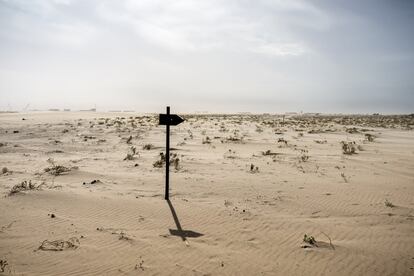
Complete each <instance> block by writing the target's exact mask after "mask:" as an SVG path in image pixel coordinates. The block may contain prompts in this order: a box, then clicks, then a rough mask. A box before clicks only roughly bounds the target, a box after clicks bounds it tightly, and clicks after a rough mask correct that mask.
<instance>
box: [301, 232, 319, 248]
mask: <svg viewBox="0 0 414 276" xmlns="http://www.w3.org/2000/svg"><path fill="white" fill-rule="evenodd" d="M303 241H304V242H305V243H307V244H310V245H313V246H317V245H316V240H315V238H314V237H313V236H311V235H307V234H305V235H304V236H303Z"/></svg>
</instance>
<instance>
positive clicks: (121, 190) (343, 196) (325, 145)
mask: <svg viewBox="0 0 414 276" xmlns="http://www.w3.org/2000/svg"><path fill="white" fill-rule="evenodd" d="M184 117H185V118H186V119H187V120H186V121H185V122H184V123H182V124H181V125H179V126H176V127H172V132H171V146H172V147H173V148H174V149H173V151H172V152H173V153H175V154H176V155H177V156H176V158H179V162H178V163H177V164H176V165H177V167H176V168H175V167H174V166H173V167H171V174H170V177H171V194H170V197H171V201H170V202H167V201H165V200H164V199H163V196H164V175H165V174H164V170H165V168H164V167H162V168H156V167H154V166H153V163H154V162H156V161H157V160H159V159H160V152H162V151H164V150H165V149H164V146H165V127H163V126H158V125H157V123H158V121H157V120H158V119H157V116H156V115H146V116H143V115H140V114H134V113H94V112H44V113H41V112H37V113H24V114H23V113H13V114H7V113H5V114H0V143H1V144H0V169H1V168H3V167H5V168H7V170H6V169H4V171H3V172H0V193H1V197H0V271H2V270H4V272H3V274H5V275H9V274H12V275H414V270H413V269H414V132H413V130H412V129H413V127H414V118H413V117H412V116H411V117H410V116H405V117H404V116H387V117H383V116H317V117H315V116H297V117H286V118H285V119H284V122H285V123H284V124H282V121H283V118H282V117H281V116H271V115H261V116H254V115H244V116H242V115H234V116H230V115H227V116H225V115H214V116H213V115H204V116H201V115H200V116H195V115H194V116H190V115H187V116H184ZM23 119H24V120H23ZM365 134H371V135H373V136H374V140H373V141H368V139H367V138H368V137H367V136H366V135H365ZM130 136H131V137H132V138H130ZM207 137H208V138H207ZM341 141H345V142H350V143H351V144H350V146H351V147H352V146H353V147H354V148H355V153H354V154H344V153H343V149H342V144H341ZM352 142H355V144H353V143H352ZM148 144H151V146H147V148H148V147H149V148H150V149H149V150H148V149H143V146H144V145H148ZM131 147H135V155H134V154H132V153H133V150H132V149H131ZM128 153H130V157H129V159H131V160H128V159H127V160H124V159H125V158H126V156H127V154H128ZM161 165H162V163H161ZM45 169H46V171H45ZM23 181H27V182H26V183H25V184H23V185H21V186H20V187H15V188H14V189H13V186H15V185H19V184H21V183H22V182H23ZM29 181H31V184H29ZM305 234H306V235H308V236H312V237H313V238H314V239H315V241H316V243H315V244H311V243H306V242H304V241H303V239H304V235H305ZM0 274H1V273H0Z"/></svg>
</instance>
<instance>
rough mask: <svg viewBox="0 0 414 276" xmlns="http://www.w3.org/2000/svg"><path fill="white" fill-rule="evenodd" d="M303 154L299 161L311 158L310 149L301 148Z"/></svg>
mask: <svg viewBox="0 0 414 276" xmlns="http://www.w3.org/2000/svg"><path fill="white" fill-rule="evenodd" d="M300 152H301V154H300V155H299V161H300V162H306V161H308V160H309V155H308V150H305V149H301V150H300Z"/></svg>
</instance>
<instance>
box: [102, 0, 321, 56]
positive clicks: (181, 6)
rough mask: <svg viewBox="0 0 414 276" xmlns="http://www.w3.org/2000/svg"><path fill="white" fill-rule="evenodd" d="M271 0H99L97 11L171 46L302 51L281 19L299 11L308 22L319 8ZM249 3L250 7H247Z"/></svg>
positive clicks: (278, 52)
mask: <svg viewBox="0 0 414 276" xmlns="http://www.w3.org/2000/svg"><path fill="white" fill-rule="evenodd" d="M270 4H271V3H269V1H263V3H261V2H260V1H258V2H257V5H255V6H254V7H251V4H249V3H248V2H245V1H188V0H178V1H125V2H123V4H121V5H119V2H116V5H115V4H114V2H102V3H101V4H100V5H99V8H98V14H99V16H100V17H101V18H102V19H104V20H107V21H109V22H111V23H114V24H122V25H123V26H125V27H127V28H130V29H131V30H132V31H133V32H134V33H135V34H136V35H137V36H139V37H140V38H141V39H144V40H146V41H148V42H150V43H153V44H154V45H156V46H158V47H164V48H167V49H171V50H178V51H209V50H210V51H215V50H216V51H220V50H226V51H238V52H255V53H260V54H263V55H269V56H289V55H294V56H297V55H302V54H305V53H306V51H305V48H306V46H305V45H303V44H304V43H303V42H302V41H300V40H299V39H298V38H296V37H295V36H293V35H291V33H289V32H288V30H287V29H286V28H285V26H284V25H282V24H279V22H283V21H284V20H285V19H286V20H287V21H289V20H290V21H293V19H292V18H293V17H298V16H300V18H303V20H307V19H309V21H310V22H308V24H309V25H312V24H314V23H312V22H315V20H314V19H315V18H316V17H317V18H319V16H320V14H321V12H318V10H316V8H315V7H312V6H310V5H309V4H304V3H303V2H300V1H287V2H281V1H276V2H274V3H273V4H271V5H270ZM251 8H253V13H249V9H251ZM268 9H271V11H269V10H268ZM286 11H289V12H290V13H292V14H291V15H289V18H290V19H289V18H287V17H285V16H284V15H283V13H284V12H286ZM294 13H297V15H294ZM316 21H317V20H316ZM304 25H305V24H304ZM317 28H320V27H317Z"/></svg>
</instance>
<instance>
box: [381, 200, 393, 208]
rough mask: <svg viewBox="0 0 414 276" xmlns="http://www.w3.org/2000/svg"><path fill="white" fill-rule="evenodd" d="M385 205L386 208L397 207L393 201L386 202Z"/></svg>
mask: <svg viewBox="0 0 414 276" xmlns="http://www.w3.org/2000/svg"><path fill="white" fill-rule="evenodd" d="M384 204H385V206H386V207H389V208H394V207H395V205H394V204H393V203H392V202H391V201H389V200H388V199H386V200H385V202H384Z"/></svg>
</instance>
